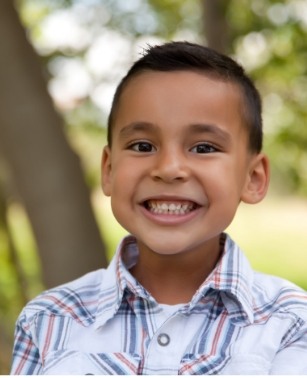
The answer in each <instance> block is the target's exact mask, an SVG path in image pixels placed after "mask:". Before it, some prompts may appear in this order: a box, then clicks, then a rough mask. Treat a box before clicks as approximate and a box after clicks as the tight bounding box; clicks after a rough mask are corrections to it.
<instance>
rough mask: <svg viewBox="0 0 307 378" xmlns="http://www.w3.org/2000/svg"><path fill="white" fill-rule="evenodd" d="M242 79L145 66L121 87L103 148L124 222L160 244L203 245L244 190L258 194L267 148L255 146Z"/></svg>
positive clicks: (106, 180)
mask: <svg viewBox="0 0 307 378" xmlns="http://www.w3.org/2000/svg"><path fill="white" fill-rule="evenodd" d="M242 107H243V105H242V100H241V94H240V91H239V89H238V87H237V86H236V85H234V84H232V83H229V82H223V81H221V80H217V79H213V78H209V77H207V76H205V75H204V74H200V73H195V72H189V71H182V72H181V71H179V72H146V73H142V74H140V75H139V76H136V77H134V78H133V79H132V80H131V81H130V82H129V83H128V85H127V87H126V88H125V89H124V91H123V93H122V96H121V98H120V103H119V107H118V111H117V114H116V117H115V121H114V125H113V144H112V147H111V149H110V148H109V147H106V148H105V150H104V154H103V162H102V169H103V189H104V192H105V194H106V195H109V196H111V204H112V209H113V212H114V215H115V217H116V218H117V220H118V222H119V223H120V224H121V225H122V226H123V227H124V228H125V229H126V230H128V231H129V232H130V233H131V234H133V235H135V236H136V238H137V240H138V242H139V246H140V247H141V248H147V249H149V250H150V251H154V252H157V253H159V254H177V253H184V252H187V251H192V250H201V249H204V248H205V247H206V245H209V244H210V241H212V240H214V239H217V238H218V237H219V235H220V233H221V232H222V231H224V230H225V228H227V226H228V225H229V224H230V223H231V221H232V219H233V217H234V215H235V212H236V209H237V206H238V204H239V202H240V201H241V200H243V201H245V202H249V203H256V202H258V201H260V200H261V199H262V198H263V196H264V195H265V192H266V188H267V181H268V168H267V161H266V158H265V157H264V156H263V155H262V154H258V155H257V154H252V153H250V152H249V151H248V147H247V146H248V134H247V131H246V127H245V126H244V125H243V123H242V122H243V121H242V116H241V113H242Z"/></svg>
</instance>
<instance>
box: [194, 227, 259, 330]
mask: <svg viewBox="0 0 307 378" xmlns="http://www.w3.org/2000/svg"><path fill="white" fill-rule="evenodd" d="M223 237H224V238H225V244H224V249H223V253H222V256H221V258H220V260H219V261H218V263H217V265H216V267H215V269H214V270H213V271H212V273H211V274H210V275H209V276H208V277H207V279H206V280H205V281H204V283H203V284H202V285H201V286H200V288H199V289H198V291H197V292H196V293H195V295H194V297H193V298H192V301H191V304H190V306H193V305H195V304H196V303H197V302H199V301H201V298H202V297H204V296H205V295H207V294H208V291H209V290H210V289H211V290H214V291H219V292H220V294H221V298H222V301H223V304H224V306H225V307H226V309H227V312H228V314H229V316H230V317H231V318H232V321H233V322H234V323H237V324H242V325H247V324H251V323H252V322H253V320H254V311H253V290H252V287H253V279H254V272H253V270H252V268H251V266H250V264H249V262H248V260H247V258H246V257H245V255H244V253H243V252H242V251H241V249H240V248H239V246H238V245H237V244H235V242H234V241H233V240H232V239H231V238H230V237H229V236H228V235H226V234H223Z"/></svg>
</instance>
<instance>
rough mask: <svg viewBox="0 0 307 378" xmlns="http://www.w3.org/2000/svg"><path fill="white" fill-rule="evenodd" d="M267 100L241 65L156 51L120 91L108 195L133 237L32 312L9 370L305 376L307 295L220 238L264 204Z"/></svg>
mask: <svg viewBox="0 0 307 378" xmlns="http://www.w3.org/2000/svg"><path fill="white" fill-rule="evenodd" d="M261 148H262V125H261V103H260V98H259V94H258V92H257V90H256V89H255V87H254V85H253V83H252V82H251V81H250V79H249V78H248V77H246V75H245V74H244V72H243V69H242V68H241V67H240V66H239V65H238V64H237V63H235V62H234V61H233V60H232V59H230V58H228V57H225V56H223V55H220V54H218V53H216V52H214V51H212V50H210V49H208V48H205V47H202V46H198V45H195V44H191V43H187V42H171V43H167V44H165V45H162V46H156V47H152V48H149V50H148V51H147V52H146V53H145V55H144V56H143V57H142V58H141V59H140V60H139V61H138V62H136V63H135V64H134V65H133V66H132V68H131V69H130V71H129V72H128V74H127V75H126V77H125V78H124V79H123V80H122V82H121V83H120V85H119V87H118V89H117V91H116V94H115V97H114V101H113V106H112V110H111V114H110V117H109V125H108V146H107V147H105V149H104V151H103V158H102V179H103V190H104V193H105V194H106V195H108V196H111V203H112V209H113V212H114V215H115V217H116V218H117V220H118V221H119V223H120V224H121V225H122V226H123V227H125V228H126V229H127V230H128V231H129V233H130V234H131V235H130V236H127V237H126V238H125V239H124V240H123V241H122V242H121V244H120V245H119V247H118V250H117V253H116V255H115V257H114V258H113V260H112V262H111V264H110V266H109V267H108V268H107V269H106V270H98V271H96V272H92V273H89V274H88V275H86V276H84V277H82V278H80V279H78V280H76V281H74V282H72V283H69V284H67V285H63V286H61V287H59V288H56V289H53V290H49V291H47V292H45V293H43V294H42V295H41V296H39V297H38V298H36V299H35V300H34V301H32V302H30V304H28V305H27V306H26V308H25V309H24V310H23V312H22V314H21V315H20V318H19V321H18V324H17V330H16V342H15V349H14V359H13V368H12V373H13V374H117V375H121V374H133V375H135V374H144V375H145V374H155V375H156V374H173V375H174V374H176V375H177V374H304V373H305V374H306V373H307V296H306V294H305V293H304V292H303V291H302V290H300V289H299V288H297V287H295V286H294V285H292V284H290V283H289V282H286V281H285V280H282V279H279V278H275V277H271V276H267V275H264V274H260V273H256V272H253V271H252V269H251V267H250V266H249V264H248V262H247V261H246V259H245V257H244V255H243V253H242V252H241V251H240V249H239V247H238V246H237V245H236V244H235V243H234V242H233V241H232V240H231V239H230V237H229V236H228V235H226V234H225V233H224V230H225V229H226V228H227V226H228V225H229V224H230V223H231V221H232V219H233V217H234V215H235V212H236V209H237V207H238V205H239V203H240V202H241V201H243V202H246V203H251V204H254V203H257V202H259V201H261V199H262V198H263V197H264V196H265V194H266V191H267V187H268V181H269V163H268V159H267V157H266V156H265V155H264V154H263V153H262V152H261Z"/></svg>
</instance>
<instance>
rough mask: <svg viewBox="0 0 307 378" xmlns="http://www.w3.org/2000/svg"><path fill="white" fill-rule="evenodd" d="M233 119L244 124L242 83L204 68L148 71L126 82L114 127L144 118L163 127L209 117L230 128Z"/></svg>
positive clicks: (233, 121)
mask: <svg viewBox="0 0 307 378" xmlns="http://www.w3.org/2000/svg"><path fill="white" fill-rule="evenodd" d="M230 120H231V122H232V123H233V124H236V125H237V126H238V127H241V125H242V93H241V90H240V88H239V85H238V84H236V83H233V82H232V81H226V80H222V79H221V78H217V77H215V76H213V75H206V74H205V73H200V72H193V71H172V72H160V71H158V72H156V71H147V72H142V73H140V74H138V75H137V76H135V77H133V78H131V79H130V80H129V81H128V82H127V83H126V85H125V87H124V89H123V91H122V93H121V96H120V99H119V103H118V106H117V111H116V115H115V119H114V124H113V128H115V129H118V128H121V127H124V126H125V125H127V124H129V123H131V122H140V121H141V122H149V123H153V124H158V125H161V126H162V125H163V127H167V126H171V125H172V124H174V123H176V124H177V125H179V124H190V123H199V122H203V121H206V122H209V123H218V124H219V125H220V126H221V127H225V128H227V123H228V121H230ZM113 131H115V130H113ZM117 131H118V130H117Z"/></svg>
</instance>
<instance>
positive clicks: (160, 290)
mask: <svg viewBox="0 0 307 378" xmlns="http://www.w3.org/2000/svg"><path fill="white" fill-rule="evenodd" d="M209 244H210V245H208V246H206V247H202V248H201V249H197V250H194V251H190V252H184V253H181V254H180V253H179V254H174V255H161V254H159V253H155V252H153V251H151V250H149V249H147V248H145V247H144V246H142V245H141V244H139V245H138V247H139V251H140V255H139V259H138V262H137V264H136V265H135V266H134V267H133V268H132V269H131V273H132V275H133V276H134V277H135V278H136V279H137V280H138V281H139V282H140V284H141V285H142V286H143V287H144V288H145V289H146V290H148V291H149V292H150V293H151V295H152V296H153V297H154V298H155V299H156V301H157V302H159V303H163V304H178V303H188V302H190V301H191V299H192V297H193V295H194V294H195V292H196V290H197V289H198V288H199V286H200V285H201V284H202V283H203V282H204V281H205V279H206V278H207V277H208V275H209V274H210V273H211V272H212V270H213V269H214V267H215V265H216V263H217V261H218V259H219V257H220V243H219V238H216V239H214V240H212V241H211V242H210V243H209Z"/></svg>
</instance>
